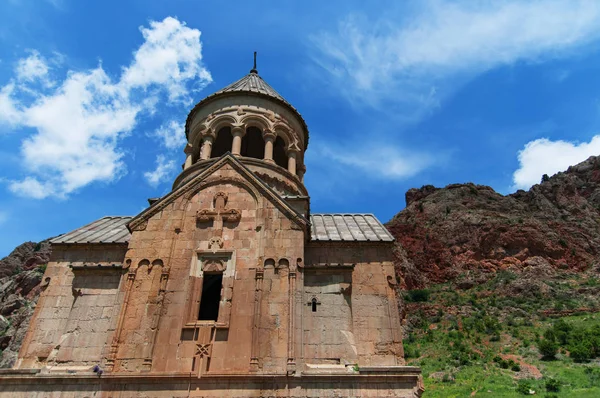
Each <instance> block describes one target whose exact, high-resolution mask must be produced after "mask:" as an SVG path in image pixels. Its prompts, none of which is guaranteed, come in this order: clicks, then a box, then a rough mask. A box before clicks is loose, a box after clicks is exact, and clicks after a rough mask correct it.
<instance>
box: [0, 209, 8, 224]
mask: <svg viewBox="0 0 600 398" xmlns="http://www.w3.org/2000/svg"><path fill="white" fill-rule="evenodd" d="M7 220H8V213H7V212H5V211H0V225H2V224H4V223H5V222H6V221H7Z"/></svg>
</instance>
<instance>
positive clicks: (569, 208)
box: [387, 156, 600, 289]
mask: <svg viewBox="0 0 600 398" xmlns="http://www.w3.org/2000/svg"><path fill="white" fill-rule="evenodd" d="M387 227H388V229H389V230H390V232H391V233H392V234H393V235H394V236H395V237H396V239H397V241H398V245H397V257H398V261H397V270H398V272H399V273H400V275H401V276H402V277H403V284H404V285H405V287H406V288H409V289H412V288H416V287H422V286H425V285H427V284H429V283H439V282H445V281H448V280H451V279H454V278H455V277H457V276H458V275H460V274H464V273H466V272H471V273H472V272H475V273H493V272H495V271H498V270H501V269H507V268H510V269H512V270H516V271H518V270H523V269H525V268H528V267H540V270H542V269H550V268H561V269H570V270H578V271H579V270H580V271H583V270H586V269H588V268H590V267H593V266H594V265H595V264H596V263H597V262H598V260H599V250H600V157H595V156H593V157H590V158H589V159H588V160H586V161H584V162H582V163H580V164H578V165H576V166H572V167H569V169H568V170H567V171H566V172H562V173H558V174H556V175H554V176H553V177H551V178H549V179H548V178H544V181H543V182H542V183H540V184H538V185H534V186H533V187H532V188H531V189H530V190H529V191H527V192H525V191H522V190H519V191H517V192H516V193H514V194H511V195H507V196H503V195H501V194H499V193H497V192H495V191H494V190H493V189H492V188H490V187H488V186H483V185H475V184H472V183H468V184H452V185H448V186H447V187H445V188H435V187H433V186H431V185H427V186H424V187H422V188H420V189H414V188H413V189H411V190H409V191H408V192H407V193H406V208H405V209H404V210H402V211H401V212H400V213H398V214H397V215H396V216H394V217H393V219H392V220H390V221H389V222H388V224H387Z"/></svg>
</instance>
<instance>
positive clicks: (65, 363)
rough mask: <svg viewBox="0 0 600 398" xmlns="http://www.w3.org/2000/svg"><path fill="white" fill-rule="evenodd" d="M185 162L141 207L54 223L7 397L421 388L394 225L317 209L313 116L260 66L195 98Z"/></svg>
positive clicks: (405, 393)
mask: <svg viewBox="0 0 600 398" xmlns="http://www.w3.org/2000/svg"><path fill="white" fill-rule="evenodd" d="M185 135H186V138H187V145H186V146H185V148H184V153H185V163H184V164H183V166H182V172H181V173H180V174H179V175H178V176H177V178H176V179H175V181H174V182H173V189H172V190H171V192H170V193H168V194H167V195H165V196H163V197H161V198H156V199H151V200H149V203H150V204H149V207H148V208H147V209H145V210H144V211H142V212H141V213H140V214H138V215H136V216H134V217H104V218H102V219H100V220H97V221H94V222H92V223H90V224H88V225H86V226H83V227H81V228H79V229H77V230H75V231H72V232H69V233H67V234H64V235H61V236H59V237H57V238H54V239H53V240H52V241H51V243H52V258H51V262H50V263H49V264H48V266H47V269H46V272H45V274H44V277H43V282H42V283H43V289H44V290H43V292H42V294H41V296H40V298H39V302H38V304H37V307H36V309H35V313H34V315H33V318H32V320H31V323H30V326H29V331H28V333H27V335H26V337H25V339H24V342H23V345H22V347H21V351H20V353H19V358H18V361H17V363H16V365H15V367H14V369H11V370H9V371H4V372H2V373H0V397H2V398H4V397H27V398H32V397H114V398H125V397H320V398H325V397H418V396H420V395H421V393H422V391H423V388H422V381H421V374H420V369H419V368H415V367H410V366H405V362H404V358H403V350H402V338H401V330H400V317H399V309H398V301H397V298H396V289H397V280H396V276H395V273H394V266H393V263H392V259H393V257H392V248H393V240H394V239H393V237H392V236H391V235H390V234H389V232H388V231H387V230H386V229H385V227H384V226H383V225H382V224H381V223H380V222H379V221H378V220H377V219H376V218H375V217H374V216H373V215H371V214H338V213H334V214H313V213H311V211H310V198H309V193H308V191H307V190H306V187H305V186H304V184H303V177H304V173H305V171H306V166H305V163H304V160H305V157H304V154H305V151H306V150H307V147H308V140H309V134H308V128H307V125H306V123H305V121H304V119H303V118H302V116H301V115H300V114H299V113H298V111H297V110H296V109H295V108H294V107H293V106H292V105H291V104H290V103H288V102H287V101H286V100H285V99H284V98H283V97H282V96H281V95H279V94H278V93H277V92H276V91H275V90H274V89H273V88H272V87H271V86H269V85H268V84H267V83H266V82H265V81H264V80H263V79H262V78H261V77H260V76H259V75H258V72H257V71H256V69H255V68H254V69H252V70H251V71H250V73H249V74H248V75H246V76H244V77H243V78H242V79H240V80H238V81H237V82H235V83H233V84H231V85H229V86H227V87H225V88H223V89H222V90H220V91H217V92H216V93H214V94H211V95H209V96H208V97H206V98H204V99H203V100H202V101H200V102H199V103H198V104H197V105H196V106H195V107H194V108H193V109H192V111H191V112H190V114H189V116H188V118H187V122H186V125H185Z"/></svg>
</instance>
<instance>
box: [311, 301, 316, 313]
mask: <svg viewBox="0 0 600 398" xmlns="http://www.w3.org/2000/svg"><path fill="white" fill-rule="evenodd" d="M311 304H312V312H317V299H316V298H313V299H312V301H311Z"/></svg>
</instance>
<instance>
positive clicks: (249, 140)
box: [241, 126, 265, 159]
mask: <svg viewBox="0 0 600 398" xmlns="http://www.w3.org/2000/svg"><path fill="white" fill-rule="evenodd" d="M241 155H242V156H245V157H249V158H254V159H263V158H264V157H265V140H264V139H263V135H262V131H261V130H260V129H259V128H258V127H255V126H251V127H248V129H246V135H244V138H243V139H242V150H241Z"/></svg>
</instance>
